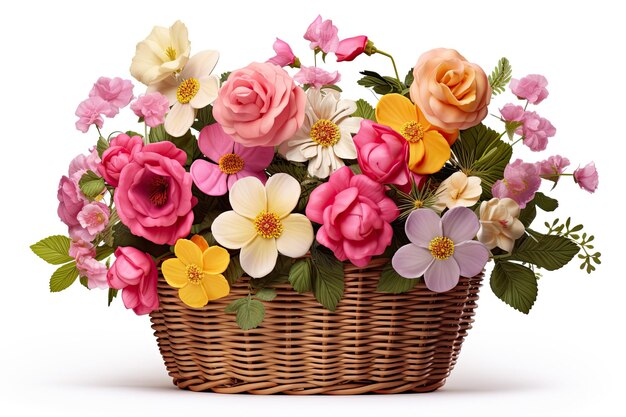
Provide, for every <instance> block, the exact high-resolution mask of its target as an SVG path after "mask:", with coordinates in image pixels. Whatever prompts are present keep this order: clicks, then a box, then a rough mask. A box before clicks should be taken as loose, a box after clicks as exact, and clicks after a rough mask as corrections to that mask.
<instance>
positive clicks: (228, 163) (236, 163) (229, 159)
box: [218, 153, 245, 175]
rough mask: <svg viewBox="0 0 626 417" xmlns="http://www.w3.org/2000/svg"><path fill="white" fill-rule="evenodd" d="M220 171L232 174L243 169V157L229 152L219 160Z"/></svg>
mask: <svg viewBox="0 0 626 417" xmlns="http://www.w3.org/2000/svg"><path fill="white" fill-rule="evenodd" d="M218 165H219V167H220V171H222V172H223V173H224V174H227V175H232V174H236V173H238V172H239V171H241V170H242V169H243V167H244V165H245V162H244V160H243V158H242V157H241V156H239V155H237V154H236V153H227V154H226V155H224V156H222V157H221V158H220V160H219V162H218Z"/></svg>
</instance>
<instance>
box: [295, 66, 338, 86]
mask: <svg viewBox="0 0 626 417" xmlns="http://www.w3.org/2000/svg"><path fill="white" fill-rule="evenodd" d="M293 79H294V80H296V81H297V82H299V83H300V84H302V85H307V84H308V85H309V86H311V87H315V88H322V87H323V86H325V85H335V84H337V83H338V82H339V81H340V80H341V74H339V73H338V72H337V71H335V72H328V71H325V70H323V69H321V68H319V67H305V66H302V67H300V71H298V72H297V73H296V75H294V77H293Z"/></svg>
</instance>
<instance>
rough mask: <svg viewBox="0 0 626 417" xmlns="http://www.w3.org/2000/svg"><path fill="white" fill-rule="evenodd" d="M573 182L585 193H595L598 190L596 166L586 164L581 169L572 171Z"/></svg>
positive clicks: (591, 163)
mask: <svg viewBox="0 0 626 417" xmlns="http://www.w3.org/2000/svg"><path fill="white" fill-rule="evenodd" d="M574 181H576V184H578V185H579V186H580V188H582V189H583V190H585V191H589V192H590V193H593V192H595V191H596V190H597V189H598V171H597V170H596V164H595V163H593V162H590V163H588V164H587V165H585V166H584V167H583V168H578V169H577V170H576V171H574Z"/></svg>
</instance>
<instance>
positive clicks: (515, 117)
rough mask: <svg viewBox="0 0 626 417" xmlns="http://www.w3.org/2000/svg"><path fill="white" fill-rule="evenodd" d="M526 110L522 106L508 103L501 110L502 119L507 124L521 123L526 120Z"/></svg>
mask: <svg viewBox="0 0 626 417" xmlns="http://www.w3.org/2000/svg"><path fill="white" fill-rule="evenodd" d="M524 113H525V111H524V108H523V107H522V106H516V105H514V104H511V103H508V104H505V105H504V107H502V108H501V109H500V114H501V115H502V118H503V119H504V120H505V121H507V122H521V121H522V119H523V118H524Z"/></svg>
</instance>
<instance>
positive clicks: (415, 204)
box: [413, 200, 424, 209]
mask: <svg viewBox="0 0 626 417" xmlns="http://www.w3.org/2000/svg"><path fill="white" fill-rule="evenodd" d="M413 207H415V208H416V209H419V208H422V207H424V202H423V201H422V200H415V201H414V202H413Z"/></svg>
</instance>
